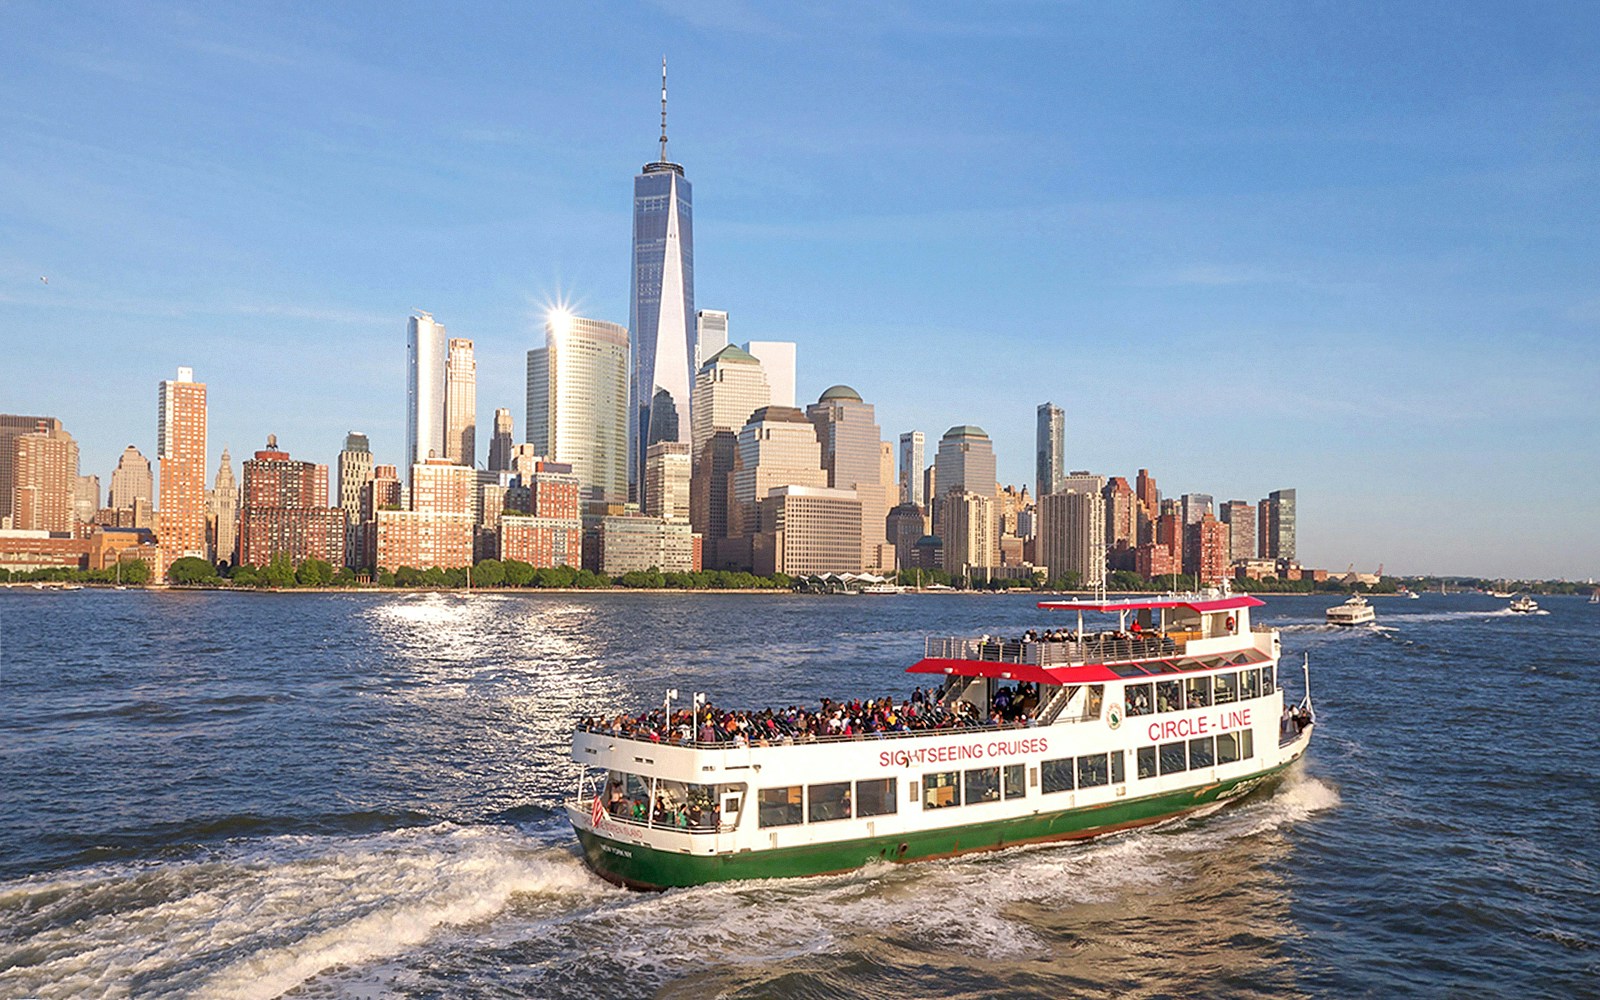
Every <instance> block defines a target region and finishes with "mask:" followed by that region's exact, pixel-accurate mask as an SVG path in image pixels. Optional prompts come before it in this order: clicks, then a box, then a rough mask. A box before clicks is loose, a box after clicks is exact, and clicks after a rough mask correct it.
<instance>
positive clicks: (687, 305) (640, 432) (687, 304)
mask: <svg viewBox="0 0 1600 1000" xmlns="http://www.w3.org/2000/svg"><path fill="white" fill-rule="evenodd" d="M659 141H660V143H661V156H660V158H659V159H658V160H656V161H655V162H654V163H647V164H645V165H644V167H643V168H642V169H641V171H640V173H639V174H638V175H637V176H636V177H634V179H633V297H632V303H631V305H630V307H629V317H628V319H629V322H628V326H629V328H630V329H631V330H632V331H633V351H632V361H633V364H632V370H633V380H632V382H631V383H630V385H629V391H628V413H629V415H630V429H629V432H628V433H629V441H630V443H631V447H629V449H628V456H627V466H626V476H627V482H628V484H629V485H630V486H632V487H633V488H634V489H635V491H636V492H637V491H639V490H642V488H643V484H642V482H641V480H642V479H643V475H644V459H645V451H646V450H647V449H648V448H649V447H650V445H652V444H654V443H655V441H656V440H663V439H667V438H666V437H665V435H666V429H667V428H673V429H674V430H673V433H672V437H671V438H670V440H674V441H687V440H689V392H690V387H691V385H692V384H693V382H694V363H695V345H694V337H693V335H692V331H691V330H690V327H689V324H690V322H691V321H692V318H693V317H694V315H695V311H694V195H693V187H692V186H691V185H690V183H689V179H688V178H687V177H685V176H684V175H683V167H682V166H680V165H679V164H676V163H672V162H671V161H669V160H668V159H667V61H666V60H665V59H663V60H661V138H660V140H659ZM663 394H664V395H663ZM663 408H670V409H671V410H672V413H671V415H670V416H671V419H670V420H669V419H667V416H668V415H667V414H665V413H663V412H661V411H662V410H663ZM652 429H654V431H655V435H657V436H652ZM563 461H565V459H563ZM641 499H642V498H641Z"/></svg>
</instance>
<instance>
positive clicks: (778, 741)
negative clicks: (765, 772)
mask: <svg viewBox="0 0 1600 1000" xmlns="http://www.w3.org/2000/svg"><path fill="white" fill-rule="evenodd" d="M1087 721H1090V719H1081V718H1065V719H1057V720H1055V721H1054V722H1052V723H1050V725H1057V726H1059V725H1062V724H1065V723H1074V722H1087ZM1043 725H1045V723H1043V722H1039V721H1037V720H1036V721H1035V722H1034V723H1033V724H1032V725H1029V724H1028V723H1025V722H1005V723H1001V724H1000V725H998V726H996V725H990V724H989V723H987V722H985V723H982V724H974V725H960V726H940V727H937V728H932V729H891V730H878V731H876V732H870V733H851V734H849V735H848V736H845V735H831V734H830V735H824V736H816V735H812V734H802V735H795V734H793V733H780V734H779V735H777V736H772V737H767V736H760V737H756V738H749V737H746V738H745V741H744V742H742V743H741V742H739V740H738V739H737V738H729V739H719V740H711V741H706V740H700V739H685V738H683V737H681V736H670V737H668V736H659V735H657V736H655V737H652V734H651V733H649V732H614V731H613V730H612V729H611V727H609V726H603V725H595V726H584V725H579V726H578V727H577V731H578V732H580V733H592V734H593V735H595V736H604V737H606V738H607V739H616V740H628V741H630V742H634V743H646V744H650V745H651V746H669V747H682V748H683V749H685V750H743V749H745V748H747V747H763V748H765V747H789V746H796V747H798V746H816V745H818V744H823V743H863V742H867V741H870V740H906V739H916V738H918V737H929V736H971V735H974V734H977V733H985V732H995V731H997V730H1018V729H1035V728H1038V727H1040V726H1043Z"/></svg>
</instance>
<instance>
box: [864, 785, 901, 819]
mask: <svg viewBox="0 0 1600 1000" xmlns="http://www.w3.org/2000/svg"><path fill="white" fill-rule="evenodd" d="M895 806H896V803H895V798H894V779H893V778H873V779H871V780H869V781H858V782H856V815H857V816H887V815H889V814H891V813H893V812H894V811H895Z"/></svg>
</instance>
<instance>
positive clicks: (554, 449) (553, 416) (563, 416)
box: [527, 311, 629, 503]
mask: <svg viewBox="0 0 1600 1000" xmlns="http://www.w3.org/2000/svg"><path fill="white" fill-rule="evenodd" d="M544 331H545V346H544V347H538V348H535V349H533V350H531V351H529V352H528V431H527V434H528V442H529V443H530V444H532V445H533V446H534V447H535V448H536V449H538V451H539V453H540V454H541V455H544V456H545V457H547V458H551V459H554V460H555V461H558V462H564V463H567V464H569V465H571V466H572V471H573V474H574V475H576V476H577V477H578V482H579V483H580V484H581V486H580V489H581V491H582V496H583V499H584V500H600V501H606V502H610V503H622V502H623V501H625V500H626V499H627V497H628V454H629V449H628V419H629V410H628V331H627V330H626V329H624V328H623V327H620V326H618V325H617V324H615V323H606V322H602V321H601V320H595V319H583V318H581V317H578V316H573V315H572V314H571V313H568V312H565V311H558V312H555V313H552V314H551V315H550V317H549V318H548V319H546V320H545V325H544Z"/></svg>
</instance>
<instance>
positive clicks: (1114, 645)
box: [923, 635, 1188, 667]
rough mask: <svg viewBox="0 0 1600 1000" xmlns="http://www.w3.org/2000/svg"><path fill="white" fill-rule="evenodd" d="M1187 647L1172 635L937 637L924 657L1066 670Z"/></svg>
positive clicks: (1166, 653) (1145, 657) (1151, 656)
mask: <svg viewBox="0 0 1600 1000" xmlns="http://www.w3.org/2000/svg"><path fill="white" fill-rule="evenodd" d="M1183 638H1184V639H1186V638H1188V637H1187V636H1185V637H1183ZM1183 645H1184V642H1183V639H1179V638H1174V637H1173V636H1170V635H1159V636H1158V635H1149V636H1133V635H1125V637H1123V638H1118V637H1116V636H1112V635H1105V636H1102V635H1092V636H1084V637H1080V638H1076V639H1059V640H1057V639H1044V640H1019V639H963V638H938V637H934V638H929V639H928V640H927V641H926V645H925V647H924V649H925V651H924V654H923V655H924V656H926V657H927V658H928V659H933V660H977V661H980V662H985V663H1016V664H1027V665H1032V666H1040V667H1058V666H1059V667H1066V666H1073V665H1076V664H1084V663H1120V662H1125V661H1129V660H1151V659H1159V658H1161V657H1165V656H1174V655H1177V654H1178V653H1181V652H1182V651H1183Z"/></svg>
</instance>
